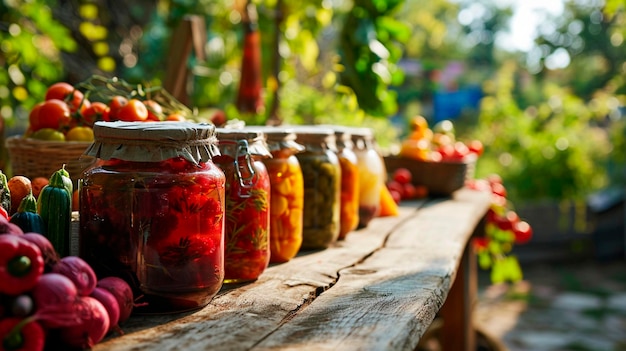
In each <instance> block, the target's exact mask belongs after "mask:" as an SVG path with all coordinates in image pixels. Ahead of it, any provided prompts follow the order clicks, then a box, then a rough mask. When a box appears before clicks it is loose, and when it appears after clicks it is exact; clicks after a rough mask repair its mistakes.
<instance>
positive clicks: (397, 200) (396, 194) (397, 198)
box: [389, 189, 402, 204]
mask: <svg viewBox="0 0 626 351" xmlns="http://www.w3.org/2000/svg"><path fill="white" fill-rule="evenodd" d="M389 194H391V197H392V198H393V201H394V202H395V203H396V204H399V203H400V201H402V194H400V193H399V192H397V191H396V190H393V189H389Z"/></svg>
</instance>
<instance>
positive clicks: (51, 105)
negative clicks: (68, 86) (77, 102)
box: [31, 99, 72, 129]
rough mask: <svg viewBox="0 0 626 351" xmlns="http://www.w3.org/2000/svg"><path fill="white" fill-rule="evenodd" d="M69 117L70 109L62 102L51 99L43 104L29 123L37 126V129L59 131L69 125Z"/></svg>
mask: <svg viewBox="0 0 626 351" xmlns="http://www.w3.org/2000/svg"><path fill="white" fill-rule="evenodd" d="M31 112H32V111H31ZM70 116H71V115H70V108H69V106H68V105H67V104H66V103H65V102H64V101H61V100H57V99H51V100H46V101H44V102H43V104H42V105H41V106H40V107H39V110H38V113H36V115H35V116H33V118H34V121H33V122H31V123H33V124H34V125H36V126H38V127H39V128H38V129H41V128H52V129H59V128H61V127H64V126H68V125H69V124H70V122H71V121H72V118H71V117H70Z"/></svg>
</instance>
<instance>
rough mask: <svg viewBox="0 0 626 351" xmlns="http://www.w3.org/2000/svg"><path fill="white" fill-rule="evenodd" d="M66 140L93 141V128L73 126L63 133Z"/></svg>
mask: <svg viewBox="0 0 626 351" xmlns="http://www.w3.org/2000/svg"><path fill="white" fill-rule="evenodd" d="M65 140H67V141H89V142H91V141H93V129H91V128H90V127H74V128H72V129H70V130H69V131H68V132H67V134H65Z"/></svg>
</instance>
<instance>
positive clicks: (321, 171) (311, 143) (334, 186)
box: [294, 126, 341, 249]
mask: <svg viewBox="0 0 626 351" xmlns="http://www.w3.org/2000/svg"><path fill="white" fill-rule="evenodd" d="M294 131H295V132H296V135H297V137H296V141H297V142H298V143H300V144H302V145H304V147H305V150H304V151H303V152H301V153H298V154H296V157H297V158H298V162H300V167H301V168H302V175H303V177H304V212H303V230H302V248H304V249H324V248H327V247H329V246H330V245H331V244H333V243H334V242H336V241H337V239H338V237H339V229H340V222H339V220H340V218H339V217H340V201H341V198H340V191H341V166H340V165H339V159H338V158H337V155H336V154H335V152H334V150H335V133H334V131H333V130H332V129H330V128H322V127H316V126H299V127H294Z"/></svg>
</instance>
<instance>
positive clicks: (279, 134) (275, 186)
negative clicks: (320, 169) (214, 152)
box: [246, 126, 304, 263]
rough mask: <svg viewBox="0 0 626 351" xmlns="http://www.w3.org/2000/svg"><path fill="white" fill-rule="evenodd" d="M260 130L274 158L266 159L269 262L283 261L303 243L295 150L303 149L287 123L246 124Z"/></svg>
mask: <svg viewBox="0 0 626 351" xmlns="http://www.w3.org/2000/svg"><path fill="white" fill-rule="evenodd" d="M249 128H250V129H253V130H255V129H256V130H261V131H262V132H263V133H264V134H265V136H266V139H267V145H268V147H269V150H270V152H271V153H272V158H265V159H263V163H264V164H265V166H266V167H267V171H268V173H269V176H270V184H271V188H272V190H271V195H270V197H271V199H272V200H271V201H270V262H271V263H282V262H287V261H289V260H291V259H292V258H293V257H295V256H296V254H298V251H299V250H300V246H301V245H302V211H303V209H304V180H303V177H302V169H301V168H300V162H298V159H297V158H296V156H295V155H296V154H297V153H299V152H302V151H304V146H302V145H300V144H298V143H297V142H296V141H295V139H296V134H295V133H294V132H293V131H292V130H290V129H288V128H284V127H252V126H251V127H246V129H249Z"/></svg>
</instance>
